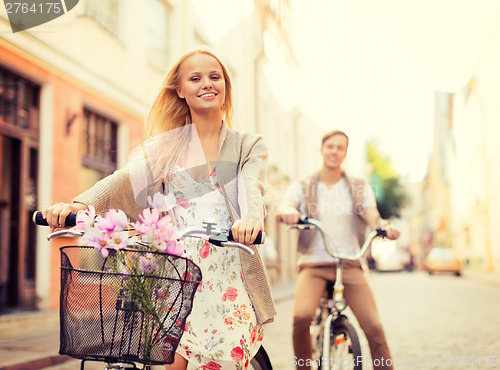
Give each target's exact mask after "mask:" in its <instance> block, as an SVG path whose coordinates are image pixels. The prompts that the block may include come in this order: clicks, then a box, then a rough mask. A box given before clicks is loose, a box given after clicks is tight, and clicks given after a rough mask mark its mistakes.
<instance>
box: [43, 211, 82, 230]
mask: <svg viewBox="0 0 500 370" xmlns="http://www.w3.org/2000/svg"><path fill="white" fill-rule="evenodd" d="M33 222H34V223H35V224H36V225H39V226H49V224H48V223H47V220H46V219H45V218H43V216H42V212H40V211H36V212H34V213H33ZM75 225H76V213H75V212H71V213H70V214H69V215H68V216H67V217H66V221H65V222H64V225H63V227H71V226H75Z"/></svg>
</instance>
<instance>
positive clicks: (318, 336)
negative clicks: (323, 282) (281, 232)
mask: <svg viewBox="0 0 500 370" xmlns="http://www.w3.org/2000/svg"><path fill="white" fill-rule="evenodd" d="M290 228H291V229H312V228H314V229H317V230H318V231H319V233H320V235H321V237H322V239H323V242H324V244H325V247H326V250H327V251H328V253H329V254H330V255H331V256H332V257H334V258H337V259H338V265H337V266H338V267H337V269H336V277H335V282H334V284H333V286H331V285H327V289H326V295H325V296H324V297H323V298H321V300H320V303H319V305H318V308H317V309H316V313H315V315H314V318H313V321H312V322H311V325H310V329H309V330H310V333H311V340H312V349H313V353H312V359H311V364H312V366H311V367H312V368H314V369H321V370H330V369H348V368H350V369H354V370H362V357H361V345H360V343H359V338H358V334H357V333H356V329H355V328H354V326H353V325H352V324H351V323H350V322H349V319H348V317H347V316H346V315H345V314H344V313H343V312H344V311H345V310H346V309H347V308H348V304H347V302H346V300H345V299H344V285H343V284H342V267H343V264H344V261H347V260H348V261H357V260H359V259H360V258H361V257H362V256H363V255H364V254H365V253H366V251H367V250H368V247H369V246H370V245H371V243H372V241H373V240H374V239H375V238H377V237H385V236H386V232H385V230H383V229H377V230H375V231H372V232H370V234H369V235H368V237H367V238H366V240H365V242H364V244H363V246H362V247H361V248H360V250H359V251H358V252H357V253H356V254H355V255H353V256H347V255H342V254H340V253H338V252H336V251H335V250H334V249H333V246H332V245H331V243H330V241H329V240H328V238H327V236H326V234H325V232H324V229H323V225H322V224H321V222H320V221H318V220H316V219H313V218H309V217H307V216H301V217H300V218H299V222H298V224H296V225H292V226H290Z"/></svg>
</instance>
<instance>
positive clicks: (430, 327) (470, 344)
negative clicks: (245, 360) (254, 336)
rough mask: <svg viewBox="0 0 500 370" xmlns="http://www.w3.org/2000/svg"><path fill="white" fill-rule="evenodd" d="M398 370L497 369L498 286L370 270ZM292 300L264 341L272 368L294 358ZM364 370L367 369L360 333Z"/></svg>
mask: <svg viewBox="0 0 500 370" xmlns="http://www.w3.org/2000/svg"><path fill="white" fill-rule="evenodd" d="M368 277H369V282H370V285H371V286H372V288H373V291H374V294H375V298H376V301H377V304H378V308H379V312H380V315H381V318H382V322H383V323H384V325H385V330H386V335H387V338H388V341H389V345H390V347H391V351H392V354H393V360H394V364H395V365H396V366H395V368H396V369H405V368H410V369H412V368H415V369H500V340H499V338H498V337H499V330H500V316H499V315H498V307H500V288H499V287H496V286H491V285H487V284H484V283H479V282H476V281H473V280H471V279H467V278H463V277H462V278H460V277H455V276H453V275H433V276H429V275H427V274H426V273H424V272H416V273H406V272H404V273H377V272H370V273H369V275H368ZM292 304H293V302H292V300H284V301H282V302H280V303H279V304H278V312H279V316H278V317H277V319H276V322H275V323H273V324H271V325H270V326H268V327H267V331H266V336H265V339H264V345H265V348H266V350H267V351H268V353H269V355H270V357H271V361H272V362H273V365H274V368H275V369H277V370H279V369H290V368H291V367H292V366H291V363H292V359H293V358H292V356H293V351H292V343H291V319H292ZM360 337H361V339H362V350H363V355H364V356H365V355H366V356H367V358H365V359H364V360H365V365H366V366H365V365H364V366H363V369H365V368H366V369H371V368H372V367H371V363H370V358H369V349H368V347H367V342H366V339H365V338H364V336H362V335H360Z"/></svg>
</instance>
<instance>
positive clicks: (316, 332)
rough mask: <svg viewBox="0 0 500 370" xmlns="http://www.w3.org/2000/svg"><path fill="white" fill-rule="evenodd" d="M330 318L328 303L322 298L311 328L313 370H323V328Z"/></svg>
mask: <svg viewBox="0 0 500 370" xmlns="http://www.w3.org/2000/svg"><path fill="white" fill-rule="evenodd" d="M327 316H328V302H327V300H326V299H324V298H321V301H320V303H319V305H318V307H317V308H316V313H315V315H314V319H313V321H312V322H311V326H310V327H309V333H310V334H311V345H312V360H313V361H312V362H311V369H313V370H319V369H321V358H322V357H323V356H322V352H323V328H324V326H325V319H326V317H327Z"/></svg>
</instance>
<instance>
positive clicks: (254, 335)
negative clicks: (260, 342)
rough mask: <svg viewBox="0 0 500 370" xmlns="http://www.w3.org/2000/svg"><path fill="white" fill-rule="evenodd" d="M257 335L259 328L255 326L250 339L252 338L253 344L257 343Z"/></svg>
mask: <svg viewBox="0 0 500 370" xmlns="http://www.w3.org/2000/svg"><path fill="white" fill-rule="evenodd" d="M256 336H257V330H256V329H255V328H253V330H252V333H251V334H250V339H251V340H252V344H254V343H255V337H256Z"/></svg>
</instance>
